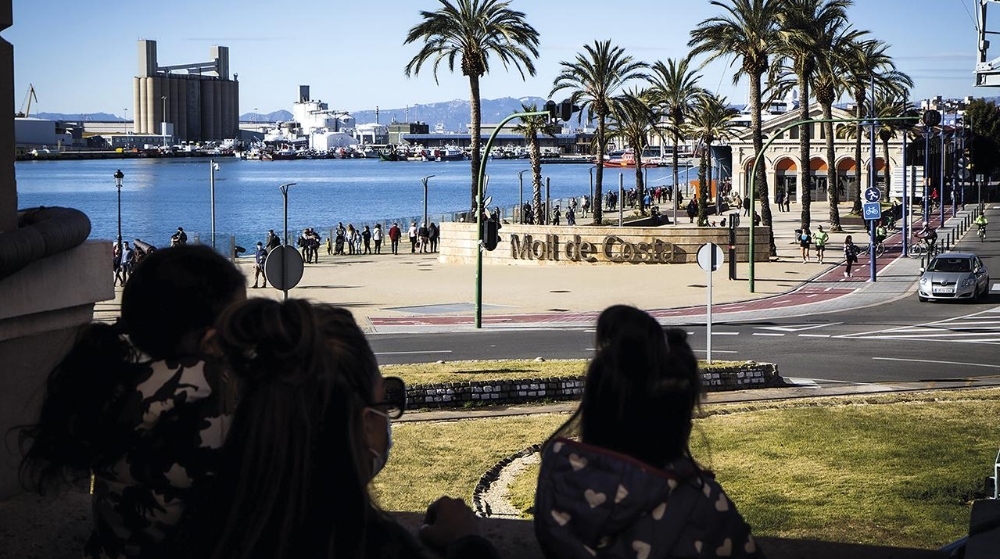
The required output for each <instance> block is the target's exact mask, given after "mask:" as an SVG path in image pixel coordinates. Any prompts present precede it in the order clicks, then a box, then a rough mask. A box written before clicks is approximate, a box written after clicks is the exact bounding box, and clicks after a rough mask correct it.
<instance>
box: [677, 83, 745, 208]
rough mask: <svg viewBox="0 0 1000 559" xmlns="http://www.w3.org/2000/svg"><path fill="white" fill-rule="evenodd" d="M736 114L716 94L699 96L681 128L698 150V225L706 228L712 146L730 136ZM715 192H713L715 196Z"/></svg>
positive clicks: (710, 181) (733, 128)
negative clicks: (696, 145) (699, 149)
mask: <svg viewBox="0 0 1000 559" xmlns="http://www.w3.org/2000/svg"><path fill="white" fill-rule="evenodd" d="M737 114H738V113H737V111H736V110H735V109H732V108H730V107H728V106H727V103H726V100H725V98H720V97H718V96H717V95H711V94H707V95H703V96H701V97H699V98H698V101H696V102H695V106H694V111H692V114H691V118H689V119H688V122H687V125H686V126H685V129H686V131H687V133H688V134H689V135H690V136H691V137H692V138H696V139H697V140H698V143H699V144H700V148H701V162H700V164H699V166H698V225H699V226H705V225H708V196H709V185H711V184H712V176H711V172H712V169H711V165H710V162H711V157H712V144H713V143H715V142H716V141H717V140H726V139H729V138H731V137H732V136H733V133H734V132H735V126H736V125H735V124H734V123H733V118H734V117H736V115H737ZM718 195H719V191H718V190H716V196H718Z"/></svg>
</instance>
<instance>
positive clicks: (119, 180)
mask: <svg viewBox="0 0 1000 559" xmlns="http://www.w3.org/2000/svg"><path fill="white" fill-rule="evenodd" d="M113 176H114V177H115V186H117V187H118V188H121V187H122V179H124V178H125V173H123V172H122V170H121V169H118V170H117V171H115V174H114V175H113Z"/></svg>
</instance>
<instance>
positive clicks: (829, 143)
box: [821, 102, 841, 231]
mask: <svg viewBox="0 0 1000 559" xmlns="http://www.w3.org/2000/svg"><path fill="white" fill-rule="evenodd" d="M821 105H822V106H823V120H830V119H831V118H833V103H832V102H830V103H825V102H823V103H821ZM823 128H824V129H825V130H826V161H827V163H826V182H827V185H826V192H827V198H828V199H829V200H830V231H840V230H841V227H840V207H839V206H838V204H840V189H839V188H837V183H836V180H837V154H836V153H835V152H834V146H833V123H832V122H824V123H823Z"/></svg>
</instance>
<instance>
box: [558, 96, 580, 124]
mask: <svg viewBox="0 0 1000 559" xmlns="http://www.w3.org/2000/svg"><path fill="white" fill-rule="evenodd" d="M579 110H580V107H577V106H576V105H574V104H573V102H572V101H570V100H569V99H564V100H563V102H562V103H559V118H561V119H562V120H563V122H569V119H571V118H573V113H575V112H576V111H579Z"/></svg>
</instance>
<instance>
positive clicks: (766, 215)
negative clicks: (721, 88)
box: [750, 71, 778, 256]
mask: <svg viewBox="0 0 1000 559" xmlns="http://www.w3.org/2000/svg"><path fill="white" fill-rule="evenodd" d="M763 75H764V72H763V71H761V72H760V73H756V72H755V73H752V74H751V75H750V128H752V129H753V153H754V157H756V156H757V155H758V154H760V152H762V151H764V134H763V131H762V130H761V123H760V85H761V84H760V82H761V76H763ZM754 184H755V185H756V188H757V198H758V199H759V200H760V221H761V225H764V226H766V227H769V228H770V227H771V204H770V202H769V196H768V191H767V173H766V172H765V170H764V165H757V173H756V176H755V177H754ZM752 212H753V208H751V214H750V219H753V213H752ZM768 236H769V237H770V238H769V239H768V244H769V245H770V253H771V256H777V255H778V247H777V246H775V244H774V229H771V230H770V233H769V235H768Z"/></svg>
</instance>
